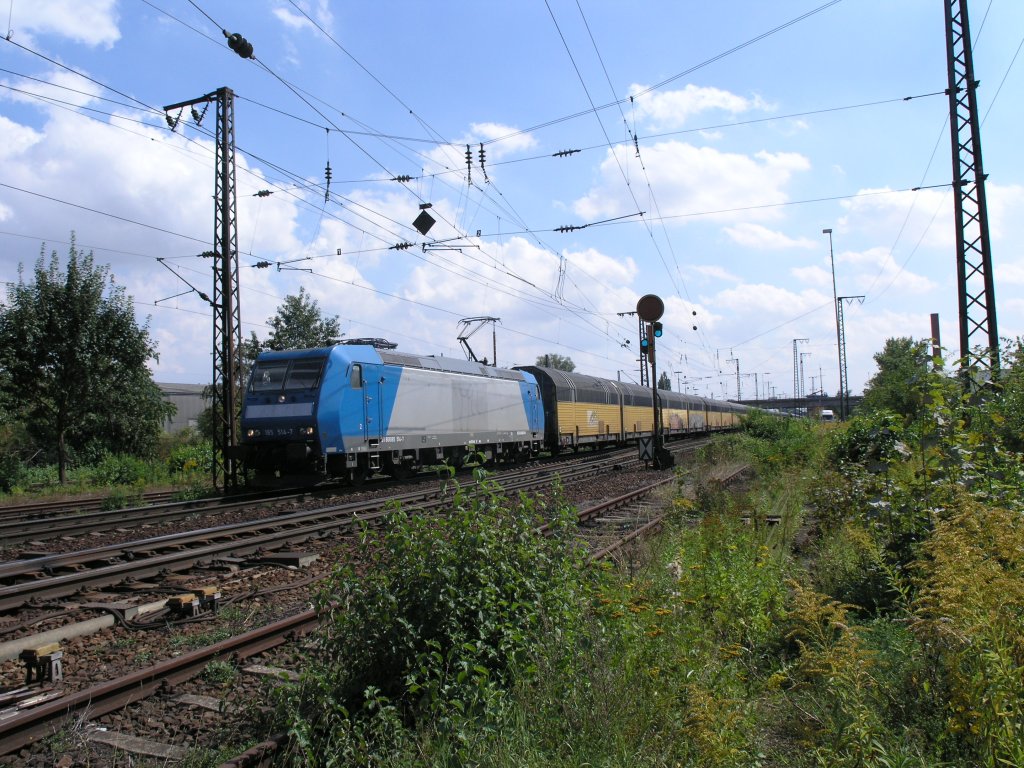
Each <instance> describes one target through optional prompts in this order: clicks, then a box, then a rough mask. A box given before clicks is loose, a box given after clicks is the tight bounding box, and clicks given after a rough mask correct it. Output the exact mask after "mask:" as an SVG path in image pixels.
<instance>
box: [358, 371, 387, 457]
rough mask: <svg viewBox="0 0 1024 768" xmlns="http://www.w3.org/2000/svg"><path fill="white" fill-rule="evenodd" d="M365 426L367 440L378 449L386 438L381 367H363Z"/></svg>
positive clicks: (372, 446)
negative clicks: (383, 438)
mask: <svg viewBox="0 0 1024 768" xmlns="http://www.w3.org/2000/svg"><path fill="white" fill-rule="evenodd" d="M362 369H363V424H364V425H365V430H366V432H365V434H366V439H367V440H368V441H369V444H370V447H371V448H376V447H377V445H378V444H379V443H380V440H381V438H382V437H384V397H383V392H382V389H383V387H382V386H381V385H382V384H383V382H384V377H383V376H382V375H381V371H380V367H379V366H376V365H363V366H362Z"/></svg>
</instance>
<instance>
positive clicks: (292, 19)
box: [273, 7, 313, 29]
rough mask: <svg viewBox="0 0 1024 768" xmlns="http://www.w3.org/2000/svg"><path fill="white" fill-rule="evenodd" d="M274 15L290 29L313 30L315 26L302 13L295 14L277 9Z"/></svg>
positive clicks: (284, 9)
mask: <svg viewBox="0 0 1024 768" xmlns="http://www.w3.org/2000/svg"><path fill="white" fill-rule="evenodd" d="M273 14H274V16H276V17H277V20H278V21H280V22H281V23H282V24H284V25H285V26H286V27H288V28H289V29H313V24H312V23H311V22H310V21H309V19H307V18H306V17H305V16H303V15H302V14H301V13H295V12H294V11H290V10H288V9H287V8H283V7H282V8H275V9H274V10H273Z"/></svg>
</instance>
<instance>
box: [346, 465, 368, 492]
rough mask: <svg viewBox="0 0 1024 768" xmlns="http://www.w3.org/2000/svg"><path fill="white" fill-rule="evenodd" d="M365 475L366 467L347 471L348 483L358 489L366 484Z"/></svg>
mask: <svg viewBox="0 0 1024 768" xmlns="http://www.w3.org/2000/svg"><path fill="white" fill-rule="evenodd" d="M366 474H367V473H366V467H356V468H355V469H350V470H349V471H348V481H349V483H350V484H351V485H352V486H353V487H355V488H358V487H359V486H361V485H362V484H363V483H365V482H366Z"/></svg>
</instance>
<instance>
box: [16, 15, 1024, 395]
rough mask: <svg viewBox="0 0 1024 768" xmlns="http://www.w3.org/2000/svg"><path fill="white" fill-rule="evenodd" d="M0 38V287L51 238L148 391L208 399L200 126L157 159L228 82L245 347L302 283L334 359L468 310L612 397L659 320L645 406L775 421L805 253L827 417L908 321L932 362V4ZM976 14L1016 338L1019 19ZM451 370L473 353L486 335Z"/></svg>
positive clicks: (935, 294) (398, 18)
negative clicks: (124, 337)
mask: <svg viewBox="0 0 1024 768" xmlns="http://www.w3.org/2000/svg"><path fill="white" fill-rule="evenodd" d="M4 11H6V13H3V12H4ZM0 17H4V18H7V19H8V29H9V30H10V36H9V39H8V40H6V41H3V40H0V68H2V69H3V71H2V72H0V84H2V85H3V88H0V158H2V164H0V168H2V171H0V281H13V280H17V276H18V265H19V264H24V265H25V266H26V268H28V269H31V267H32V265H33V264H34V262H35V260H36V258H37V257H38V255H39V253H40V248H41V247H42V245H43V243H45V244H46V252H47V253H49V252H50V251H51V250H54V249H56V250H57V252H58V253H59V254H61V255H64V254H65V253H66V251H67V245H66V242H67V240H68V238H69V233H70V232H72V231H74V232H75V234H76V237H77V241H78V243H79V245H80V246H82V247H83V248H85V249H86V250H92V251H93V253H94V255H95V258H96V261H97V262H99V263H102V264H109V265H110V267H111V271H112V273H113V274H114V276H115V278H116V280H117V282H118V284H120V285H123V286H124V287H125V288H126V290H127V292H128V293H129V294H130V295H131V296H132V297H133V298H134V300H135V302H136V307H137V312H138V316H139V319H140V322H145V321H146V319H147V318H149V320H148V322H149V324H150V329H151V332H152V335H153V338H154V339H155V340H156V342H157V343H158V351H159V354H160V359H159V362H158V363H157V364H155V365H154V366H153V369H154V373H155V376H156V378H157V380H158V381H166V382H193V383H205V382H208V381H209V380H210V377H211V352H210V350H211V348H212V341H211V333H212V331H211V328H212V321H211V316H210V309H209V307H208V305H207V304H206V303H205V302H204V301H203V300H202V299H201V298H200V297H199V295H198V293H196V292H193V291H191V290H190V288H189V285H191V286H194V287H196V288H198V289H199V290H201V291H203V292H206V293H211V282H212V274H211V264H210V262H209V260H204V259H202V258H200V257H199V256H198V254H200V253H202V252H203V251H206V250H209V249H210V247H211V246H212V237H213V201H212V195H213V189H214V170H213V149H212V148H213V141H212V130H213V128H214V124H215V122H214V111H213V108H212V107H211V109H210V111H209V113H208V114H207V115H206V116H205V118H204V119H203V122H202V124H201V125H200V126H196V125H195V123H194V122H193V120H192V119H191V117H190V116H189V115H188V113H187V111H186V112H185V113H184V114H183V115H182V116H181V120H180V122H179V124H178V126H177V129H176V131H174V132H171V131H170V130H169V129H168V127H167V124H166V122H165V119H164V112H163V109H162V107H163V105H166V104H172V103H176V102H181V101H185V100H189V99H193V98H196V97H199V96H201V95H203V94H206V93H209V92H211V91H214V90H216V89H217V88H219V87H222V86H226V87H230V88H231V89H233V90H234V91H235V93H236V94H237V98H236V103H235V129H236V141H237V145H238V149H239V151H238V155H237V162H238V174H237V188H238V219H239V235H238V240H239V250H240V257H239V260H240V265H241V267H240V279H241V313H242V322H243V332H244V334H245V336H246V337H248V336H249V334H250V332H255V333H256V334H257V336H259V337H260V338H265V337H266V336H267V334H268V333H269V328H268V326H267V319H268V318H269V317H271V316H272V315H274V313H275V311H276V309H277V307H278V305H279V304H280V303H281V301H282V300H283V299H284V297H285V296H287V295H289V294H296V293H298V291H299V289H300V288H305V290H306V291H307V292H308V293H309V294H310V295H312V296H313V297H314V298H315V299H316V300H317V301H318V302H319V304H320V306H321V308H322V309H323V311H324V312H325V313H326V314H328V315H337V316H338V318H339V321H340V324H341V328H342V330H343V331H344V332H345V334H346V335H347V336H349V337H364V336H372V337H385V338H388V339H390V340H391V341H393V342H395V343H397V344H398V345H399V347H398V348H399V349H400V350H402V351H408V352H418V353H424V354H442V355H447V356H456V357H463V356H464V354H463V351H462V349H461V347H460V345H459V343H458V341H457V337H458V333H459V329H460V328H459V321H460V319H462V318H468V317H479V316H492V317H497V318H500V322H499V323H497V324H496V326H495V328H496V344H497V360H498V363H499V364H501V365H514V364H529V363H533V362H534V361H535V360H536V358H537V356H539V355H542V354H545V353H558V354H562V355H567V356H569V357H571V358H572V359H573V360H574V362H575V363H576V366H577V370H579V371H582V372H586V373H592V374H595V375H600V376H606V377H609V378H615V377H616V376H621V377H622V378H623V379H634V380H636V379H637V378H638V373H637V362H636V357H637V355H636V348H637V344H638V340H637V338H636V336H637V325H636V320H635V319H634V318H631V317H629V316H625V317H623V316H620V313H623V312H628V311H631V310H634V309H635V307H636V302H637V299H638V298H639V297H640V296H643V295H645V294H648V293H654V294H657V295H659V296H661V297H662V299H663V300H664V302H665V307H666V310H665V316H664V318H663V322H664V325H665V336H664V337H663V339H662V340H661V342H660V345H659V349H658V368H659V371H667V372H668V373H669V374H670V377H671V379H672V383H673V389H678V388H681V387H682V388H687V389H689V390H690V391H696V392H698V393H700V394H707V395H712V396H715V397H722V396H726V395H727V396H729V397H734V396H735V395H736V370H737V365H738V368H739V372H740V374H741V377H740V385H741V387H742V394H743V396H744V397H745V398H746V397H753V396H754V389H755V382H756V386H757V388H758V394H759V395H761V396H764V394H765V393H766V392H774V394H776V395H780V396H781V395H783V394H787V395H788V394H790V393H791V392H792V391H793V340H794V339H797V338H800V339H807V340H808V341H806V342H802V343H801V344H800V346H799V349H800V352H801V353H803V354H804V357H803V361H804V387H805V390H806V391H811V390H812V389H820V388H824V390H825V391H826V392H829V393H832V392H834V391H835V390H836V388H837V385H838V364H837V341H836V328H835V315H834V309H833V306H834V305H833V302H832V274H831V271H830V254H829V240H828V237H827V236H826V235H824V234H822V230H823V229H825V228H831V229H832V230H833V233H832V237H833V247H834V256H835V275H836V282H837V287H838V292H839V295H841V296H856V295H864V296H865V300H864V302H863V303H862V304H861V303H858V302H851V303H849V304H847V305H845V306H844V319H845V325H846V342H847V361H848V369H849V379H850V388H851V390H852V391H853V392H855V393H856V392H859V391H860V390H861V388H862V386H863V384H864V383H865V382H866V381H867V379H868V378H869V377H870V376H871V375H872V374H873V372H874V370H875V366H874V362H873V359H872V355H873V354H875V353H876V352H878V351H879V350H880V349H881V348H882V346H883V344H884V341H885V339H886V338H888V337H892V336H911V337H914V338H925V337H928V336H929V335H930V325H929V316H930V314H931V313H933V312H937V313H939V315H940V321H941V333H942V340H943V343H944V345H945V346H946V348H947V357H948V358H953V357H956V356H957V354H958V353H959V341H958V331H957V329H958V316H957V298H956V297H957V293H956V268H955V265H956V262H955V230H954V226H953V197H952V193H951V191H950V188H949V186H948V184H949V182H950V181H951V179H952V170H951V159H950V158H951V150H950V144H949V134H948V121H947V116H948V100H947V98H946V97H945V96H944V94H943V93H942V92H943V91H944V89H945V88H946V55H945V37H944V22H943V17H942V3H941V2H939V1H938V0H900V1H899V2H892V0H840V1H838V2H827V0H809V1H808V2H796V1H791V0H784V1H783V0H780V1H779V2H771V3H765V2H759V1H755V0H722V1H720V2H715V3H696V2H683V1H682V0H674V1H672V2H669V1H668V0H641V2H636V3H628V4H626V3H621V2H612V1H611V0H601V1H600V2H595V1H594V0H546V2H545V1H543V0H515V2H512V1H511V0H509V1H507V2H479V0H477V1H476V2H469V1H468V0H453V1H442V2H434V3H427V2H420V1H415V2H414V1H413V0H394V1H389V0H381V1H380V2H373V3H341V2H337V0H333V1H331V0H315V1H309V0H244V1H243V0H216V2H215V1H214V0H195V2H190V1H188V0H120V1H117V0H36V1H35V2H29V0H7V1H6V2H0ZM970 19H971V27H972V33H973V37H974V40H975V49H974V63H975V74H976V76H977V78H978V79H979V80H980V81H981V87H980V90H979V101H980V104H981V114H982V117H983V120H984V122H983V126H982V146H983V150H984V163H985V170H986V172H987V173H988V175H989V178H988V184H987V193H988V201H989V215H990V227H991V236H992V252H993V262H994V270H993V272H994V278H995V295H996V300H997V301H996V306H997V310H998V315H999V330H1000V334H1001V335H1002V336H1005V337H1011V338H1013V337H1017V336H1019V335H1021V334H1022V333H1024V300H1022V299H1021V297H1020V286H1021V285H1022V284H1024V253H1022V250H1021V246H1020V243H1021V242H1022V241H1024V159H1022V153H1021V150H1020V125H1022V124H1024V100H1022V99H1021V98H1020V94H1021V92H1022V86H1024V63H1022V61H1021V59H1022V58H1024V57H1021V56H1019V55H1018V54H1019V52H1020V48H1021V43H1022V40H1024V3H1020V2H1019V1H1018V0H991V2H988V1H987V0H985V1H981V0H979V1H977V2H972V3H971V4H970ZM222 29H225V30H227V31H229V32H238V33H240V34H242V35H244V36H245V37H246V38H247V39H248V40H249V41H250V42H251V43H252V44H253V46H254V49H255V56H256V59H257V60H256V61H252V60H243V59H241V58H239V57H238V56H236V55H235V54H234V53H233V52H232V51H231V50H229V49H228V47H227V46H226V44H225V40H224V36H223V34H222V32H221V30H222ZM72 70H73V71H72ZM75 73H80V74H75ZM83 75H84V76H85V77H83ZM906 97H914V98H912V99H909V100H906ZM467 144H468V145H470V154H471V158H472V160H471V163H470V165H469V167H468V168H467V163H466V158H465V154H466V145H467ZM481 145H483V149H484V161H483V164H482V165H481V163H480V158H479V154H480V147H481ZM568 150H579V151H576V152H572V153H567V152H566V151H568ZM559 153H563V154H561V155H559ZM328 161H329V162H330V166H331V171H332V179H331V184H330V188H329V190H326V191H327V192H328V193H329V194H328V195H327V198H328V199H327V200H326V202H325V178H324V177H325V173H324V171H325V166H326V164H327V163H328ZM401 176H409V177H410V180H409V181H406V182H401V181H394V180H393V179H395V178H396V177H401ZM914 188H920V189H918V190H917V191H912V190H913V189H914ZM260 190H269V191H271V192H272V194H271V195H269V196H257V195H256V193H257V192H258V191H260ZM424 203H430V204H431V206H432V207H431V209H430V211H431V213H432V214H434V216H435V218H436V219H437V220H438V222H437V224H436V225H435V226H434V228H433V229H432V230H430V232H429V236H428V237H426V238H425V237H423V236H421V235H420V234H419V233H418V232H417V231H416V230H415V229H414V228H413V227H412V222H413V220H414V219H415V218H416V216H417V215H418V214H419V212H420V205H421V204H424ZM87 209H91V210H87ZM560 230H561V231H560ZM478 233H479V234H478ZM401 243H411V244H412V245H411V247H408V248H405V249H402V250H398V249H395V248H393V246H395V245H398V244H401ZM158 258H161V259H164V263H165V264H166V265H169V266H171V267H172V269H173V271H172V269H167V268H165V266H163V265H162V264H161V263H160V262H158V261H157V259H158ZM259 262H269V263H270V264H271V265H272V266H271V267H269V268H265V269H259V268H256V267H255V266H254V265H256V264H257V263H259ZM175 273H176V274H175ZM178 294H182V295H178ZM172 297H173V298H172ZM694 313H696V314H694ZM694 325H695V326H696V330H694V328H693V326H694ZM627 341H628V342H629V343H628V344H627V343H626V342H627ZM470 342H471V344H473V346H474V349H475V350H476V352H477V353H478V355H480V356H488V357H490V356H492V350H491V329H490V328H489V327H488V328H485V329H484V330H482V331H481V332H479V333H477V334H476V335H475V336H473V337H472V338H471V340H470ZM737 361H738V363H737ZM754 374H757V376H756V378H755V376H754Z"/></svg>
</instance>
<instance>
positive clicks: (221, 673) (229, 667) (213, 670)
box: [203, 661, 238, 687]
mask: <svg viewBox="0 0 1024 768" xmlns="http://www.w3.org/2000/svg"><path fill="white" fill-rule="evenodd" d="M237 677H238V670H237V669H236V668H235V665H234V664H232V663H231V662H230V661H211V662H210V663H209V664H207V665H206V668H205V669H204V670H203V679H204V680H206V682H208V683H210V684H211V685H218V686H221V687H227V686H229V685H231V683H233V682H234V681H235V678H237Z"/></svg>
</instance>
